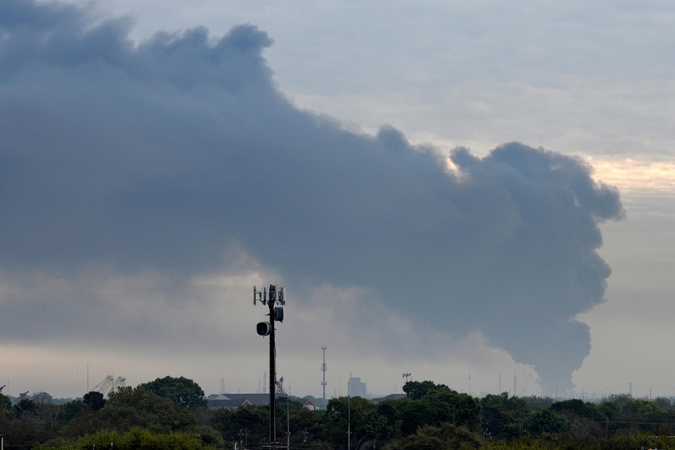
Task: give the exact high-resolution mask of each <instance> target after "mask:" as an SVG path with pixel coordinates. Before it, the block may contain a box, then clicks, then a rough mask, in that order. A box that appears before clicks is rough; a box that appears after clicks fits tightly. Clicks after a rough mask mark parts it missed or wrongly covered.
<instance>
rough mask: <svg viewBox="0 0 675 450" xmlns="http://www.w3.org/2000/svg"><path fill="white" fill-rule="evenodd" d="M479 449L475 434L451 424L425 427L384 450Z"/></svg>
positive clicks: (390, 444)
mask: <svg viewBox="0 0 675 450" xmlns="http://www.w3.org/2000/svg"><path fill="white" fill-rule="evenodd" d="M478 448H480V439H479V437H478V435H477V434H476V433H473V432H471V431H469V430H467V429H465V428H462V427H458V426H456V425H454V424H451V423H444V424H443V425H441V426H440V427H432V426H425V427H422V428H421V429H420V430H419V432H418V433H415V434H411V435H409V436H405V437H403V438H401V439H397V440H394V441H392V442H390V443H388V444H387V445H386V446H385V447H384V450H456V449H462V450H469V449H478Z"/></svg>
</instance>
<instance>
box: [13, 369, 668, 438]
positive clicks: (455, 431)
mask: <svg viewBox="0 0 675 450" xmlns="http://www.w3.org/2000/svg"><path fill="white" fill-rule="evenodd" d="M403 389H404V392H405V393H406V398H404V399H399V400H387V401H381V402H378V403H374V402H372V401H369V400H366V399H363V398H360V397H354V398H349V397H340V398H333V399H331V400H330V401H329V402H328V404H327V407H326V408H325V410H323V411H311V410H308V409H306V408H303V406H302V403H300V402H299V401H294V400H292V399H286V398H279V401H278V402H277V406H276V407H277V412H276V417H277V421H278V422H277V424H276V428H277V442H279V443H280V444H281V445H284V446H285V445H286V442H287V441H288V442H289V443H290V447H291V448H295V449H308V450H309V449H326V450H328V449H331V450H348V443H349V444H350V445H351V449H359V450H366V449H384V450H427V449H428V450H432V449H433V450H446V449H448V450H449V449H494V450H502V449H522V450H539V449H547V450H556V449H561V450H563V449H565V450H567V449H569V450H573V449H597V450H605V449H607V450H609V449H612V450H622V449H626V450H628V449H630V450H634V449H639V448H660V449H674V450H675V433H674V432H673V427H674V426H675V405H674V404H673V403H672V402H671V401H670V399H668V398H657V399H655V400H647V399H635V398H632V397H631V396H628V395H615V396H609V397H606V398H604V399H603V400H602V401H600V402H585V401H583V400H578V399H572V400H562V401H556V400H554V399H551V398H549V397H513V396H509V395H508V394H507V393H503V394H499V395H486V396H485V397H483V398H476V397H472V396H471V395H469V394H466V393H459V392H457V391H454V390H452V389H450V388H448V387H447V386H445V385H442V384H436V383H434V382H432V381H421V382H418V381H409V382H408V383H406V384H405V385H404V387H403ZM50 399H51V397H50V396H49V395H48V394H46V395H45V394H44V393H43V394H37V395H34V396H33V397H31V398H24V399H22V400H20V401H18V402H17V403H14V404H12V402H11V401H10V400H9V398H8V397H6V396H3V395H1V394H0V409H1V410H2V411H0V412H1V414H0V434H2V435H4V444H5V446H6V447H7V449H8V450H28V449H32V448H39V449H44V450H50V449H54V450H57V449H58V450H66V449H73V450H75V449H79V450H85V449H86V450H96V448H97V447H98V448H99V449H103V448H106V449H110V450H119V449H121V450H145V449H147V450H158V449H184V450H193V449H195V450H196V449H204V448H210V449H233V448H237V449H244V448H248V449H257V448H261V447H263V446H265V445H268V425H269V424H268V420H269V408H268V406H248V407H239V408H237V409H224V408H221V409H209V408H208V407H207V401H206V400H205V398H204V392H203V390H202V389H201V387H199V385H198V384H197V383H195V382H194V381H192V380H188V379H186V378H183V377H180V378H173V377H165V378H158V379H156V380H154V381H151V382H148V383H144V384H141V385H139V386H136V387H121V388H118V389H117V390H115V391H114V392H111V393H109V394H108V396H107V398H104V396H103V394H101V393H99V392H93V391H92V392H88V393H86V394H85V395H84V396H83V397H82V398H81V399H76V400H72V401H69V402H66V403H64V404H60V405H57V404H53V403H50V401H49V400H50ZM287 430H288V431H289V432H290V433H289V434H287ZM348 430H349V435H348Z"/></svg>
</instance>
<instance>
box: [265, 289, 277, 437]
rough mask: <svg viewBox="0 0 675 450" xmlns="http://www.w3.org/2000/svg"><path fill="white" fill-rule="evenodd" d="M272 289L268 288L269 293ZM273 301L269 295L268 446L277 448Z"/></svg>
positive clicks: (275, 350)
mask: <svg viewBox="0 0 675 450" xmlns="http://www.w3.org/2000/svg"><path fill="white" fill-rule="evenodd" d="M271 292H272V289H271V288H270V293H271ZM274 303H275V299H274V298H273V296H272V295H270V298H269V300H268V301H267V304H268V306H269V308H270V447H271V448H274V449H276V448H277V442H276V441H277V424H276V405H275V400H276V386H275V381H276V352H277V349H276V342H275V340H274Z"/></svg>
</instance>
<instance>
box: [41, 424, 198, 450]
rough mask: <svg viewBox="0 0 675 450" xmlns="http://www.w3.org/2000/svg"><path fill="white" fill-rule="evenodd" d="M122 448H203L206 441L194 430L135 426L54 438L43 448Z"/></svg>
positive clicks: (66, 449) (196, 449) (164, 449)
mask: <svg viewBox="0 0 675 450" xmlns="http://www.w3.org/2000/svg"><path fill="white" fill-rule="evenodd" d="M111 447H113V448H117V449H122V450H132V449H133V450H203V449H204V448H205V446H204V443H203V442H202V440H201V439H200V436H199V435H198V434H197V433H194V432H182V433H181V432H173V433H162V434H160V433H153V432H151V431H149V430H144V429H142V428H138V427H134V428H132V429H130V430H129V431H128V432H126V433H119V432H117V431H98V432H96V433H93V434H90V435H86V436H82V437H81V438H79V439H77V440H76V441H74V442H70V441H64V440H53V441H51V442H49V443H48V444H47V445H45V446H41V450H91V449H92V448H111Z"/></svg>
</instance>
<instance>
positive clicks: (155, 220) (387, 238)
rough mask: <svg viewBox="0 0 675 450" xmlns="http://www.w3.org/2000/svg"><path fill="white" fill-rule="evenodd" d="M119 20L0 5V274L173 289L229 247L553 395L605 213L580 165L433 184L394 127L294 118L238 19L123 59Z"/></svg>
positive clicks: (552, 160)
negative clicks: (104, 271)
mask: <svg viewBox="0 0 675 450" xmlns="http://www.w3.org/2000/svg"><path fill="white" fill-rule="evenodd" d="M130 27H131V24H130V23H129V21H128V20H126V19H117V20H112V21H106V22H103V23H101V24H98V25H96V26H92V25H91V24H90V22H89V21H88V20H87V17H86V16H85V15H84V13H83V12H82V11H81V10H79V9H77V8H75V7H71V6H64V5H59V4H46V5H42V4H37V3H35V2H33V1H27V0H5V1H3V2H2V3H0V136H2V144H1V145H0V179H1V180H2V181H1V183H0V205H2V215H3V220H2V224H3V225H2V233H0V267H1V268H2V269H3V270H4V271H7V272H9V273H21V272H22V271H46V272H58V273H61V274H63V276H68V274H69V273H75V272H76V271H78V270H82V269H83V268H86V267H88V266H90V265H92V264H104V265H107V266H109V267H113V268H114V270H116V271H120V272H134V271H146V270H154V271H161V272H164V273H168V274H171V275H172V276H174V277H175V278H176V279H178V280H180V279H183V280H186V279H188V278H189V277H191V276H193V275H195V274H200V273H209V272H212V271H215V270H217V269H218V268H219V267H222V266H223V265H225V264H226V263H227V260H226V255H227V250H228V248H230V247H232V246H233V245H236V246H239V247H241V248H242V249H243V250H244V251H246V252H247V253H248V254H250V255H251V256H253V257H254V258H256V259H258V260H259V261H264V262H265V264H268V265H270V266H272V267H274V268H276V269H277V270H279V271H280V272H281V273H282V274H284V276H285V277H286V278H287V280H288V284H289V285H292V286H296V287H297V288H296V290H301V289H302V288H303V287H311V286H313V285H318V284H321V283H325V282H327V283H330V284H332V285H334V286H338V287H341V286H365V287H369V288H372V291H373V292H375V293H377V294H378V295H379V296H380V298H381V299H384V300H385V301H386V302H387V303H388V304H389V305H391V306H392V307H393V308H395V309H397V310H399V311H402V312H404V313H406V314H407V315H408V316H410V317H412V318H413V319H414V320H415V321H416V323H418V324H419V326H420V327H426V326H431V327H435V328H437V329H439V330H442V331H445V332H448V333H451V334H453V335H457V336H461V335H463V334H464V333H466V332H468V331H471V330H481V331H482V332H483V333H485V335H486V336H488V337H489V339H490V340H491V343H492V345H494V346H496V347H501V348H504V349H506V350H507V351H508V352H509V353H510V354H511V355H512V356H513V357H514V358H515V359H516V360H517V361H519V362H523V363H529V364H534V366H535V367H536V370H537V372H538V373H539V374H540V376H541V377H542V383H543V387H544V389H548V390H549V392H550V391H551V390H552V389H553V387H554V386H560V387H561V388H566V387H570V386H571V379H570V377H571V373H572V371H573V370H575V369H576V368H578V367H579V366H580V365H581V363H582V361H583V359H584V357H585V356H586V355H588V353H589V349H590V340H589V331H588V327H587V326H586V325H584V324H582V323H579V322H577V321H575V320H574V317H575V316H576V315H577V314H578V313H580V312H582V311H585V310H588V309H589V308H591V307H593V306H594V305H596V304H598V303H599V302H602V301H603V294H604V290H605V286H606V280H607V278H608V276H609V274H610V269H609V267H608V266H607V265H606V264H605V263H604V262H603V261H602V259H601V258H600V257H599V256H598V255H597V253H596V250H597V249H598V248H599V247H600V246H601V245H602V237H601V234H600V231H599V229H598V223H600V222H602V221H604V220H608V219H620V218H621V217H622V215H623V209H622V206H621V202H620V199H619V194H618V192H617V190H616V189H614V188H611V187H608V186H605V185H602V184H598V183H596V182H594V181H593V179H592V178H591V168H590V167H589V166H588V165H587V164H585V163H584V162H583V161H582V160H580V159H578V158H574V157H569V156H564V155H561V154H559V153H555V152H551V151H546V150H543V149H535V148H531V147H528V146H525V145H522V144H520V143H510V144H506V145H503V146H500V147H498V148H496V149H494V150H493V151H492V152H491V153H490V154H489V155H488V156H486V157H484V158H478V157H476V156H473V155H472V154H471V153H470V152H469V151H468V150H466V149H462V148H459V149H456V150H455V151H454V152H453V153H452V155H451V157H450V159H451V161H452V163H454V165H455V167H456V168H457V170H456V171H452V170H449V169H448V164H447V159H446V158H443V157H441V156H439V154H438V153H437V152H436V151H435V150H434V149H432V148H427V147H424V146H412V145H410V144H409V143H408V142H407V141H406V139H405V137H404V136H403V134H401V133H400V132H399V131H397V130H395V129H393V128H390V127H383V128H382V129H381V130H380V131H379V133H378V134H377V136H374V137H371V136H365V135H357V134H353V133H350V132H347V131H345V130H344V129H342V128H341V126H340V125H339V124H338V123H335V122H332V121H331V120H330V119H326V118H324V117H320V116H316V115H314V114H311V113H308V112H304V111H300V110H298V109H297V108H295V107H294V106H293V105H292V104H291V103H290V102H288V101H287V100H286V99H285V98H284V96H283V95H282V94H281V93H280V92H279V91H278V90H277V88H276V87H275V84H274V81H273V78H272V72H271V70H270V68H269V67H268V66H267V64H266V61H265V59H264V58H263V56H262V52H263V50H264V49H265V47H267V46H269V45H270V44H271V40H270V38H269V37H268V36H267V34H266V33H264V32H262V31H259V30H258V29H257V28H255V27H253V26H249V25H246V26H239V27H235V28H233V29H232V30H231V31H230V32H229V33H227V34H226V35H225V36H223V37H222V38H220V39H219V40H217V41H212V39H211V38H210V37H209V35H208V32H207V31H206V30H205V29H203V28H195V29H192V30H188V31H186V32H184V33H182V34H168V33H158V34H156V35H155V36H154V37H153V38H152V39H151V40H149V41H147V42H143V43H141V44H139V45H138V46H135V45H134V44H133V43H132V42H131V41H130V39H129V37H128V32H129V29H130ZM177 283H180V281H177ZM4 301H5V302H10V301H11V300H8V299H5V300H4ZM53 301H54V302H58V301H59V299H58V298H54V299H53ZM33 331H34V332H35V333H38V334H39V333H41V332H42V333H45V334H48V333H49V332H55V331H44V330H43V331H39V330H33ZM0 333H2V331H0ZM45 337H48V336H45Z"/></svg>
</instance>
